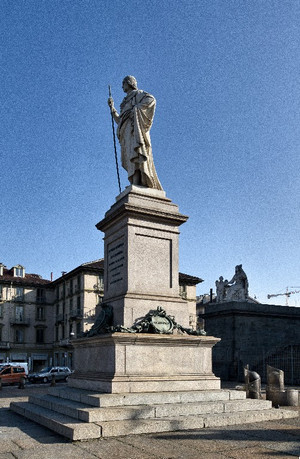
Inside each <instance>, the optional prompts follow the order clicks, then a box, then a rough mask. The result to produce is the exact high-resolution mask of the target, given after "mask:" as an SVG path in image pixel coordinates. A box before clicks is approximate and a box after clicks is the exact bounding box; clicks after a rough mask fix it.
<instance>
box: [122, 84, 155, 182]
mask: <svg viewBox="0 0 300 459" xmlns="http://www.w3.org/2000/svg"><path fill="white" fill-rule="evenodd" d="M155 105H156V100H155V98H154V97H153V96H152V95H151V94H149V93H147V92H145V91H141V90H138V89H136V90H133V91H132V92H130V94H128V95H127V96H126V97H125V98H124V99H123V101H122V103H121V106H120V120H119V123H118V130H117V135H118V139H119V141H120V145H121V160H122V166H123V167H124V169H126V170H127V172H128V178H130V177H131V176H133V174H134V173H135V171H136V170H140V172H141V180H142V184H143V185H144V186H147V187H149V188H156V189H158V190H162V186H161V184H160V182H159V180H158V177H157V174H156V170H155V166H154V162H153V156H152V147H151V139H150V128H151V126H152V121H153V118H154V112H155Z"/></svg>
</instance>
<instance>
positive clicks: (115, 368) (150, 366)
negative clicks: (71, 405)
mask: <svg viewBox="0 0 300 459" xmlns="http://www.w3.org/2000/svg"><path fill="white" fill-rule="evenodd" d="M218 341H219V339H218V338H213V337H211V336H189V335H187V336H186V335H156V334H144V333H139V334H132V333H114V334H109V335H98V336H95V337H92V338H81V339H77V340H74V342H73V345H74V351H75V352H74V354H75V362H74V363H75V368H76V371H75V373H74V375H72V377H70V378H69V381H68V385H69V386H71V387H76V388H81V389H88V390H95V391H99V392H106V393H128V392H166V391H167V392H176V391H189V390H190V391H197V390H212V389H220V379H219V378H216V377H215V376H214V374H213V373H212V366H211V362H212V355H211V354H212V347H213V346H214V345H215V344H216V343H217V342H218Z"/></svg>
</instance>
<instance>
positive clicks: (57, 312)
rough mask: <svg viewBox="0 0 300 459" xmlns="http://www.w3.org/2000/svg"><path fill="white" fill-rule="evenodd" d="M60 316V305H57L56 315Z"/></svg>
mask: <svg viewBox="0 0 300 459" xmlns="http://www.w3.org/2000/svg"><path fill="white" fill-rule="evenodd" d="M58 314H59V304H57V305H56V315H57V316H58Z"/></svg>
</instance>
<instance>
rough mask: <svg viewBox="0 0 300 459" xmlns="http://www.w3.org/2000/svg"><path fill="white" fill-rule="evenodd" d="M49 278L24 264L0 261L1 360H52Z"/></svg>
mask: <svg viewBox="0 0 300 459" xmlns="http://www.w3.org/2000/svg"><path fill="white" fill-rule="evenodd" d="M50 284H51V283H50V281H48V280H46V279H42V278H41V276H39V275H38V274H27V273H26V272H25V268H24V266H21V265H16V266H13V267H12V268H11V269H7V267H6V266H5V265H3V264H0V362H6V361H15V362H18V361H19V362H20V361H23V362H24V361H26V362H29V365H30V367H32V368H34V367H36V366H38V367H39V366H42V365H44V364H45V363H48V362H51V359H52V348H53V328H54V316H53V294H52V291H51V289H50V288H49V286H50Z"/></svg>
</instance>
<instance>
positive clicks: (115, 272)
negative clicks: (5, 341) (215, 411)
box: [69, 186, 220, 393]
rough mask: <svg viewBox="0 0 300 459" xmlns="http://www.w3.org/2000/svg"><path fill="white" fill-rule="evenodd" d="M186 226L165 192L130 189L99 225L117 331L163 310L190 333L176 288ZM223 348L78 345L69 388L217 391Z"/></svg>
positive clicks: (151, 337)
mask: <svg viewBox="0 0 300 459" xmlns="http://www.w3.org/2000/svg"><path fill="white" fill-rule="evenodd" d="M186 220H187V217H186V216H184V215H182V214H180V213H179V210H178V207H177V206H176V205H175V204H173V203H172V202H171V200H170V199H168V198H166V196H165V192H164V191H158V190H152V189H147V188H143V187H138V186H130V187H128V188H127V189H126V190H125V191H124V192H123V193H121V194H120V195H119V196H118V197H117V199H116V203H115V204H114V205H113V206H112V207H111V208H110V209H109V210H108V212H106V214H105V218H104V219H103V220H102V221H100V222H99V223H98V224H97V225H96V226H97V228H98V229H99V230H101V231H103V232H104V233H105V237H104V244H105V246H104V250H105V257H104V260H105V264H104V299H103V301H104V302H105V303H107V304H109V305H110V306H112V308H113V317H114V325H115V326H116V325H122V326H124V327H126V328H130V327H132V325H134V324H135V322H136V321H137V322H138V321H139V320H141V319H142V318H144V317H145V316H146V315H147V314H148V313H149V312H150V311H156V310H157V307H158V306H161V307H162V308H163V309H164V310H165V311H166V314H167V315H168V316H174V318H175V321H176V322H177V324H180V325H181V326H182V327H184V328H189V309H188V304H187V302H186V301H184V300H183V299H182V298H181V297H180V296H179V283H178V238H179V230H178V228H179V226H180V225H181V224H182V223H184V222H185V221H186ZM161 321H162V322H163V319H161ZM164 325H165V324H164ZM159 327H161V325H160V326H159ZM159 327H158V331H159V332H161V333H164V330H163V329H162V328H159ZM218 341H219V340H218V339H217V338H213V337H208V336H190V335H183V334H173V335H172V334H151V333H148V334H146V333H113V334H105V335H101V334H100V335H96V336H92V337H89V338H81V339H77V340H73V341H72V343H73V346H74V365H75V373H74V374H73V375H72V377H71V378H70V379H69V386H71V387H75V388H79V389H89V390H95V391H100V392H106V393H129V392H176V391H189V390H191V391H197V390H211V389H219V388H220V380H219V378H216V377H215V376H214V374H213V373H212V368H211V366H212V347H213V346H214V345H215V344H216V343H217V342H218Z"/></svg>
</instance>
